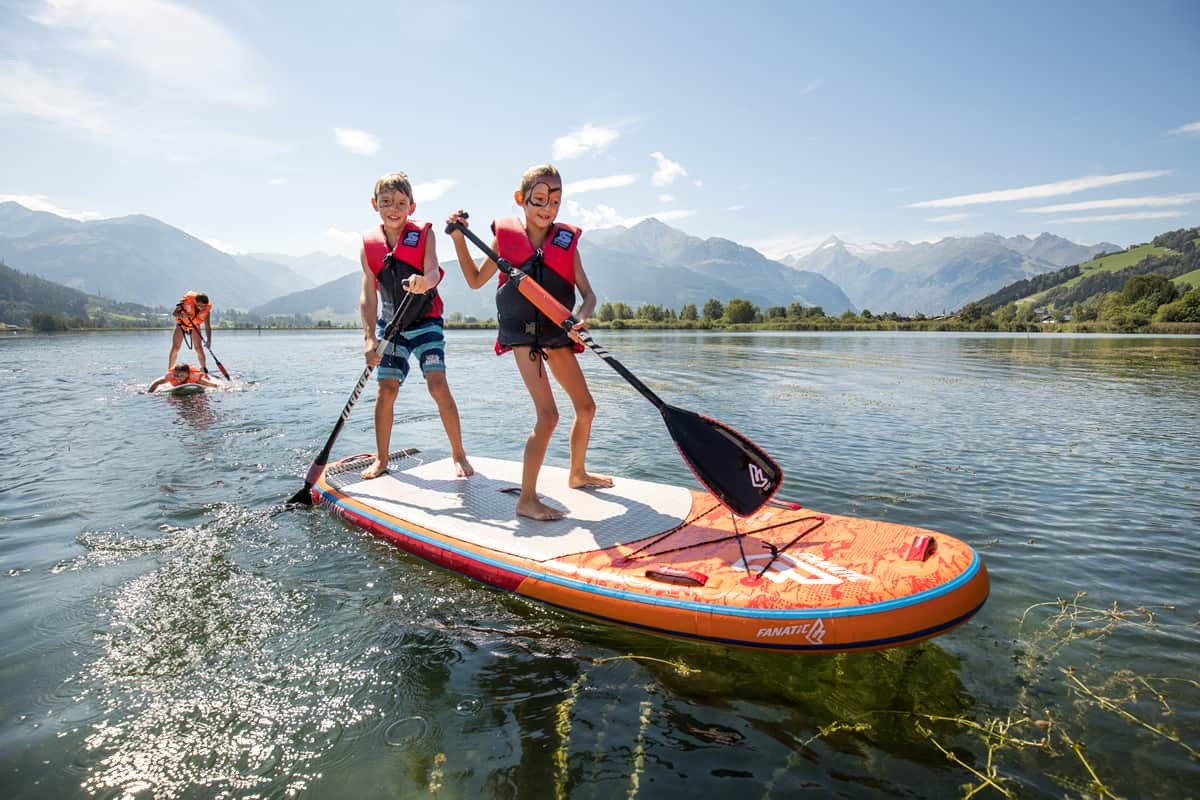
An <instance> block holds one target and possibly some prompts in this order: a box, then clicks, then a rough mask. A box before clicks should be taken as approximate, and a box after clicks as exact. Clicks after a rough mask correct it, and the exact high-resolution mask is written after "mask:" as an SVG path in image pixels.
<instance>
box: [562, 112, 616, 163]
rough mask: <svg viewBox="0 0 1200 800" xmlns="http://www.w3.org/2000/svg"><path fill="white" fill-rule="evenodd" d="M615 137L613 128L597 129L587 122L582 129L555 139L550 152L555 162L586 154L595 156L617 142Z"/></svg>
mask: <svg viewBox="0 0 1200 800" xmlns="http://www.w3.org/2000/svg"><path fill="white" fill-rule="evenodd" d="M617 136H618V134H617V131H616V129H615V128H598V127H596V126H595V125H593V124H592V123H590V122H589V123H587V124H585V125H584V126H583V127H582V128H577V129H576V130H573V131H571V132H570V133H568V134H567V135H566V136H560V137H558V138H557V139H555V140H554V144H553V145H552V147H551V152H552V153H553V155H554V160H555V161H559V160H566V159H569V158H579V157H580V156H584V155H588V154H591V155H596V154H599V153H602V152H604V150H605V148H607V147H608V146H609V145H610V144H612V143H613V142H615V141H616V140H617Z"/></svg>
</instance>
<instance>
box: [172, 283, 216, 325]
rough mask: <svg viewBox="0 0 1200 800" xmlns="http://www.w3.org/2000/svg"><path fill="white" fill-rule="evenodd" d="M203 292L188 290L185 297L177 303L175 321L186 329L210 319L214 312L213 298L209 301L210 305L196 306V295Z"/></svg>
mask: <svg viewBox="0 0 1200 800" xmlns="http://www.w3.org/2000/svg"><path fill="white" fill-rule="evenodd" d="M199 294H201V292H188V293H187V294H185V295H184V296H183V299H182V300H180V301H179V302H178V303H176V304H175V314H174V316H175V322H176V323H177V324H178V325H179V327H181V328H183V329H184V330H185V331H187V330H191V329H192V328H196V329H197V330H199V328H200V326H201V325H203V324H204V323H205V321H207V320H208V315H209V314H211V313H212V299H211V298H210V299H209V301H208V305H206V306H205V307H204V308H200V309H197V308H196V296H197V295H199Z"/></svg>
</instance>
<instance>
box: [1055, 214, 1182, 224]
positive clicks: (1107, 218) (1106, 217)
mask: <svg viewBox="0 0 1200 800" xmlns="http://www.w3.org/2000/svg"><path fill="white" fill-rule="evenodd" d="M1183 215H1184V212H1182V211H1134V212H1131V213H1129V214H1097V215H1095V216H1091V217H1067V218H1065V219H1052V220H1048V222H1049V224H1051V225H1056V224H1060V225H1065V224H1067V223H1074V222H1123V221H1125V220H1133V219H1174V218H1175V217H1182V216H1183Z"/></svg>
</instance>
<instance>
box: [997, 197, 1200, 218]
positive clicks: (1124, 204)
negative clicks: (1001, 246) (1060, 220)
mask: <svg viewBox="0 0 1200 800" xmlns="http://www.w3.org/2000/svg"><path fill="white" fill-rule="evenodd" d="M1197 198H1200V193H1195V192H1193V193H1190V194H1174V195H1159V196H1157V197H1118V198H1114V199H1112V200H1088V201H1086V202H1083V203H1061V204H1059V205H1053V206H1040V207H1038V208H1021V209H1017V210H1018V211H1020V212H1021V213H1022V214H1061V213H1064V212H1070V211H1096V210H1099V209H1104V208H1156V207H1162V206H1186V205H1189V204H1191V203H1193V202H1195V201H1196V199H1197Z"/></svg>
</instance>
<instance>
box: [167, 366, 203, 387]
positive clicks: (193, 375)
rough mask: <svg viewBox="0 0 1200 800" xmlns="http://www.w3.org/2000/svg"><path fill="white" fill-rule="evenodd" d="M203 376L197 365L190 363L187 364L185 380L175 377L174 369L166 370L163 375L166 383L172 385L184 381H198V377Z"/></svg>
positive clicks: (178, 384) (181, 383) (180, 383)
mask: <svg viewBox="0 0 1200 800" xmlns="http://www.w3.org/2000/svg"><path fill="white" fill-rule="evenodd" d="M203 376H204V373H203V372H201V371H200V369H199V368H198V367H193V366H192V365H191V364H188V376H187V379H186V380H182V381H181V380H179V379H178V378H176V377H175V371H174V370H167V374H166V375H163V377H164V378H166V379H167V383H169V384H171V385H172V386H181V385H183V384H185V383H199V382H200V378H202V377H203Z"/></svg>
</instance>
